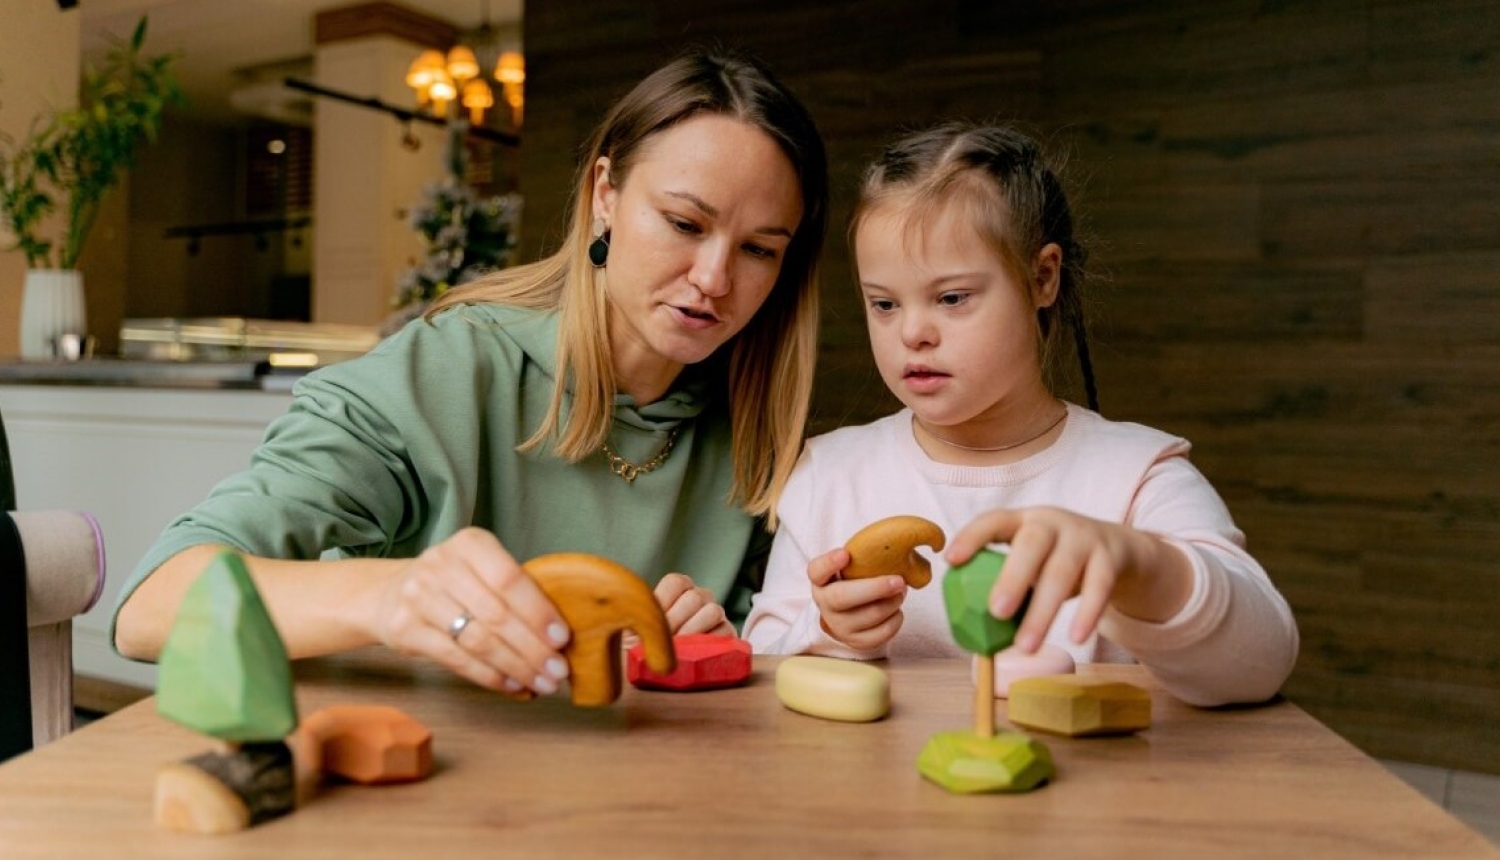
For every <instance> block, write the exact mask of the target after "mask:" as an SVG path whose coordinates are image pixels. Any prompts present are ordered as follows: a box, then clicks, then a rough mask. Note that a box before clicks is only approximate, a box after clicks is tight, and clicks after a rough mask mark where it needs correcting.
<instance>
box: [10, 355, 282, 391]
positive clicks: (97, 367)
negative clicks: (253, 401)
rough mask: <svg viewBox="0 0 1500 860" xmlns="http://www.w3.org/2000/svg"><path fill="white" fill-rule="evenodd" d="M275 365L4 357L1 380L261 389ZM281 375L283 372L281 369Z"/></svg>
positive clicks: (236, 362)
mask: <svg viewBox="0 0 1500 860" xmlns="http://www.w3.org/2000/svg"><path fill="white" fill-rule="evenodd" d="M269 375H271V368H270V366H269V365H268V364H266V363H264V362H256V361H159V360H150V359H130V358H88V359H81V360H79V361H10V362H0V384H9V385H38V384H44V385H107V386H126V387H134V388H231V389H256V388H261V387H262V382H263V380H265V379H266V377H268V376H269ZM278 375H279V374H278Z"/></svg>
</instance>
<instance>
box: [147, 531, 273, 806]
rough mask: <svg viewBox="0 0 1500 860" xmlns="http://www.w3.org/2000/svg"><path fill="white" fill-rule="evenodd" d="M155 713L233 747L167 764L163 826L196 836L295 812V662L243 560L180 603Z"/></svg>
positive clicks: (161, 797)
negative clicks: (290, 739)
mask: <svg viewBox="0 0 1500 860" xmlns="http://www.w3.org/2000/svg"><path fill="white" fill-rule="evenodd" d="M156 707H157V711H158V712H159V713H160V714H161V715H162V716H164V717H166V718H167V719H169V720H172V721H174V722H176V723H180V724H181V725H183V726H185V727H187V728H189V729H192V730H193V731H195V732H199V733H201V734H205V735H209V736H210V737H214V738H218V739H219V740H221V741H223V742H225V744H226V745H227V747H228V749H227V751H224V752H207V753H204V754H202V755H199V756H195V757H193V758H191V759H188V760H187V761H184V762H180V763H176V764H172V765H168V766H167V767H165V768H163V769H162V771H161V772H160V773H159V774H158V776H157V783H156V820H157V822H158V823H159V824H161V825H162V826H164V827H168V828H171V829H174V830H185V831H190V832H196V833H224V832H230V831H234V830H241V829H244V828H245V827H249V826H251V825H254V824H258V823H260V822H261V821H265V820H268V819H271V818H275V817H277V816H279V815H284V814H286V813H288V812H291V811H292V809H293V807H294V806H295V801H296V786H295V779H294V767H293V761H292V753H291V750H290V749H289V748H288V746H287V744H286V742H285V738H286V736H287V735H288V734H289V733H290V732H291V731H292V730H293V729H295V728H296V727H297V703H296V700H295V698H294V696H293V682H292V671H291V663H290V661H289V660H288V659H287V653H286V647H285V646H284V645H283V644H282V641H281V636H280V634H278V633H277V632H276V626H275V625H274V624H273V623H272V622H271V616H270V614H269V613H268V612H267V611H266V607H265V604H264V603H263V602H262V601H261V598H260V594H259V592H257V591H256V589H255V583H254V582H253V581H252V580H251V579H250V573H249V571H247V570H246V569H245V564H244V562H243V561H242V560H241V559H240V557H239V556H238V555H236V554H235V553H233V552H228V551H226V552H222V553H219V554H218V555H217V556H215V557H214V560H213V562H212V563H211V564H210V565H209V566H208V568H207V569H206V570H204V571H203V573H202V574H200V575H199V577H198V579H196V580H195V581H194V582H193V584H192V585H191V586H190V587H189V588H188V591H187V593H186V594H185V595H183V598H182V604H181V607H180V608H179V609H178V611H177V617H176V619H175V620H174V621H173V623H172V630H171V632H170V633H169V634H168V636H167V642H166V644H165V645H164V646H163V648H162V654H161V669H160V675H159V678H158V682H157V694H156Z"/></svg>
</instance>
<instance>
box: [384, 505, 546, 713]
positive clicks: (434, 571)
mask: <svg viewBox="0 0 1500 860" xmlns="http://www.w3.org/2000/svg"><path fill="white" fill-rule="evenodd" d="M464 619H468V620H467V621H464ZM376 635H377V638H379V640H380V641H381V642H384V643H385V644H386V645H389V646H390V647H392V648H395V649H396V650H398V651H402V652H405V653H408V654H421V655H423V656H426V657H430V658H432V659H434V660H436V661H438V662H439V663H442V664H443V665H445V666H447V667H448V668H450V669H452V670H453V671H454V672H456V673H458V674H459V675H461V676H463V677H465V678H468V679H469V680H470V681H473V682H474V683H476V684H478V685H480V686H481V687H487V688H489V689H492V690H499V691H501V692H504V693H507V694H510V695H512V696H515V697H517V698H531V696H532V695H533V694H534V693H542V694H548V693H553V692H556V691H557V689H558V685H559V684H560V683H561V682H562V681H564V680H566V679H567V677H568V663H567V661H566V660H565V659H564V658H563V655H562V654H561V653H560V652H559V650H558V649H560V648H561V647H562V646H564V645H566V644H567V642H568V639H569V637H570V635H571V634H570V632H569V630H568V627H567V624H566V623H564V621H563V619H562V616H561V615H559V614H558V612H557V608H556V607H554V606H553V605H552V602H551V601H549V600H548V599H547V597H546V595H545V594H543V592H542V590H541V588H540V587H539V586H538V585H537V584H536V582H535V581H534V580H532V579H531V577H529V576H527V575H526V574H525V573H524V572H523V571H522V570H521V567H520V565H519V564H517V563H516V560H515V559H514V558H512V557H511V555H510V553H508V552H506V550H505V547H504V546H502V545H501V543H500V541H499V539H498V538H496V537H495V536H494V535H493V534H491V533H490V532H488V531H485V530H484V529H480V528H473V527H471V528H466V529H463V530H462V531H459V532H458V533H456V534H454V535H453V536H452V537H450V538H448V539H447V540H445V541H443V542H442V543H439V544H436V545H435V546H432V547H430V548H428V549H427V550H426V551H425V552H423V553H422V554H421V555H420V556H418V557H417V558H416V559H413V560H412V562H411V564H410V565H408V566H407V567H406V569H405V570H404V571H402V573H401V575H399V576H397V577H395V578H394V579H393V580H392V582H391V583H390V584H389V585H388V586H387V588H386V590H385V593H384V594H383V595H382V596H381V600H380V603H379V610H378V617H377V619H376Z"/></svg>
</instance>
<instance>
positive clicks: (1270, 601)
mask: <svg viewBox="0 0 1500 860" xmlns="http://www.w3.org/2000/svg"><path fill="white" fill-rule="evenodd" d="M850 236H851V237H852V241H853V245H854V255H855V262H856V265H857V270H858V275H859V285H860V290H861V292H862V293H863V295H864V300H865V313H866V319H867V322H868V325H869V331H870V343H871V348H872V349H873V350H874V354H875V363H876V365H877V366H878V368H879V370H880V375H881V378H882V379H883V380H884V381H885V384H886V385H887V386H889V387H890V389H891V391H892V392H894V393H895V395H896V396H897V397H898V398H900V400H901V402H902V403H903V404H905V406H906V408H905V409H902V410H901V411H900V412H897V413H896V414H894V415H891V416H888V417H886V418H883V419H881V420H879V421H876V422H874V423H872V424H867V425H865V426H862V427H849V428H844V429H841V430H837V431H834V432H832V433H829V434H827V435H824V436H820V437H818V438H816V439H813V440H811V441H810V442H809V443H808V445H807V448H806V450H805V452H804V453H803V455H802V458H801V460H800V461H799V463H798V466H797V469H796V471H795V472H794V473H793V475H792V478H791V480H790V481H789V483H788V485H787V488H786V491H785V493H784V494H783V495H782V497H781V501H780V503H779V506H778V510H779V513H780V519H781V526H780V529H779V531H778V532H777V535H776V540H775V543H774V545H773V547H772V550H771V559H770V563H769V568H768V570H767V572H766V579H765V584H764V589H763V591H762V592H761V593H760V594H758V595H757V596H756V597H755V600H754V605H753V609H752V611H751V613H750V615H749V617H748V618H747V619H746V622H745V629H744V635H745V637H746V638H747V639H749V640H750V642H751V643H752V644H753V646H754V647H755V649H756V650H757V651H759V652H763V653H774V654H796V653H812V654H824V655H831V656H840V657H848V658H854V659H876V658H880V657H887V656H889V657H902V656H935V655H954V656H962V655H963V654H964V653H965V652H964V651H962V650H961V649H960V648H959V647H958V645H957V644H956V643H955V642H954V641H953V637H952V634H951V633H950V632H949V626H948V620H947V617H946V613H945V611H944V608H943V601H942V587H941V579H942V576H943V574H944V573H945V572H946V570H947V567H948V565H953V564H961V563H963V562H965V561H967V560H968V559H969V558H970V557H971V556H972V555H973V554H974V553H975V552H976V551H977V550H979V549H980V548H982V547H984V546H985V545H986V544H990V543H1004V544H1008V545H1009V546H1008V553H1009V558H1008V560H1007V562H1006V564H1005V568H1004V571H1003V573H1002V575H1001V578H1000V581H999V582H998V583H997V584H996V586H995V589H994V591H993V593H992V594H991V595H990V610H991V612H993V613H994V614H995V615H996V616H997V617H1000V618H1008V617H1010V616H1011V615H1013V614H1014V613H1015V612H1016V610H1017V608H1018V606H1020V605H1021V601H1022V599H1023V598H1024V597H1025V596H1026V595H1027V594H1028V592H1029V594H1030V604H1029V607H1028V608H1027V610H1026V614H1025V618H1024V621H1023V622H1022V623H1021V625H1020V628H1019V630H1018V631H1017V636H1016V640H1015V644H1014V645H1013V646H1012V647H1011V648H1010V649H1007V651H1005V652H1002V653H1001V654H1000V655H999V657H998V659H997V660H996V679H995V680H996V690H997V692H1001V693H1003V692H1004V691H1005V689H1006V687H1007V686H1008V684H1009V682H1010V681H1011V680H1014V679H1015V678H1017V677H1021V676H1025V675H1031V674H1045V673H1052V672H1066V671H1069V670H1071V668H1072V667H1073V665H1074V662H1075V661H1076V662H1119V661H1128V660H1131V659H1135V660H1138V661H1139V662H1141V663H1143V664H1145V665H1147V666H1149V667H1150V668H1151V669H1152V671H1153V672H1154V673H1155V675H1156V676H1157V677H1158V678H1159V679H1160V680H1161V681H1162V682H1163V683H1164V684H1165V685H1166V687H1167V689H1168V690H1170V691H1171V692H1172V693H1173V694H1174V695H1176V696H1177V697H1179V698H1181V699H1183V700H1184V701H1187V702H1190V703H1194V704H1199V705H1216V704H1224V703H1229V702H1251V701H1260V700H1264V699H1267V698H1269V697H1270V696H1272V695H1274V694H1275V693H1276V691H1277V690H1278V689H1279V688H1280V686H1281V684H1282V682H1283V681H1285V680H1286V677H1287V675H1288V674H1289V673H1290V672H1291V669H1292V664H1293V663H1294V662H1295V660H1296V656H1297V645H1298V637H1297V628H1296V625H1295V622H1294V621H1293V619H1292V615H1291V611H1290V610H1289V608H1288V606H1287V604H1286V601H1285V600H1284V599H1283V598H1282V597H1281V595H1280V594H1279V593H1278V592H1277V591H1276V589H1275V587H1274V586H1273V585H1272V584H1271V581H1270V579H1268V578H1267V576H1266V573H1265V571H1264V570H1263V569H1262V568H1261V566H1260V565H1259V564H1258V563H1256V561H1255V559H1254V558H1252V557H1251V556H1250V555H1249V553H1247V552H1246V551H1245V546H1244V536H1243V534H1242V533H1241V532H1240V531H1239V530H1238V529H1236V528H1235V525H1234V522H1233V521H1232V520H1231V518H1230V515H1229V512H1228V510H1227V509H1226V508H1225V506H1224V503H1223V502H1222V501H1221V500H1220V499H1219V497H1218V495H1217V494H1216V493H1215V492H1214V490H1213V488H1212V487H1211V486H1210V485H1209V483H1208V481H1207V480H1206V479H1205V478H1204V477H1203V476H1202V474H1200V473H1199V472H1198V471H1197V470H1196V469H1195V468H1194V467H1193V466H1192V465H1191V464H1190V463H1189V462H1188V458H1187V455H1188V450H1189V445H1188V442H1187V441H1186V440H1183V439H1180V438H1177V437H1174V436H1170V435H1167V434H1165V433H1161V432H1158V431H1156V430H1153V429H1151V428H1148V427H1143V426H1140V425H1138V424H1127V423H1120V422H1113V421H1108V420H1105V419H1104V418H1102V417H1101V416H1100V415H1099V414H1098V413H1097V412H1095V411H1093V410H1091V409H1084V408H1082V407H1080V406H1077V405H1074V404H1071V403H1066V402H1063V401H1061V400H1059V399H1058V398H1057V396H1056V395H1054V394H1053V392H1052V389H1051V387H1050V386H1049V382H1048V379H1049V377H1048V375H1047V374H1046V369H1047V368H1048V367H1049V359H1052V358H1054V357H1055V355H1056V353H1057V351H1058V350H1057V347H1058V342H1059V341H1060V340H1061V338H1062V335H1063V331H1064V329H1071V331H1072V333H1073V336H1074V341H1075V343H1076V346H1077V352H1078V357H1079V360H1080V364H1081V366H1082V372H1083V379H1084V383H1085V387H1086V389H1087V391H1088V394H1089V399H1090V402H1091V405H1093V401H1094V400H1095V395H1094V385H1093V374H1092V368H1091V366H1090V364H1089V357H1088V349H1087V343H1086V340H1085V338H1084V331H1083V325H1082V313H1081V308H1082V297H1081V287H1082V283H1081V281H1082V276H1083V270H1082V262H1083V256H1084V255H1083V251H1082V249H1080V248H1079V247H1078V245H1077V244H1076V242H1075V240H1074V236H1073V226H1072V217H1071V214H1070V212H1069V208H1068V203H1067V200H1066V199H1065V197H1064V195H1063V192H1062V189H1061V186H1060V184H1059V182H1058V179H1057V177H1056V175H1055V174H1054V173H1053V171H1052V170H1051V169H1050V168H1049V167H1048V165H1047V163H1046V162H1045V160H1044V158H1043V156H1042V154H1041V152H1040V150H1039V148H1038V146H1037V145H1036V144H1035V142H1033V141H1032V140H1030V139H1029V138H1027V137H1026V136H1024V135H1023V134H1021V133H1019V132H1017V131H1015V130H1012V129H1009V128H999V127H976V126H967V125H961V124H949V125H944V126H941V127H938V128H935V129H932V130H930V131H926V132H921V133H917V134H914V135H911V136H909V137H906V138H905V139H903V140H901V141H899V142H898V143H896V144H895V145H894V146H892V147H891V148H890V149H888V150H887V151H886V152H885V154H884V155H883V156H882V157H881V158H880V159H879V160H878V161H877V162H876V163H875V164H874V165H873V166H872V167H871V168H870V170H869V171H868V173H867V174H866V178H865V181H864V185H863V188H862V190H861V194H860V199H859V202H858V204H857V206H856V208H855V213H854V218H853V223H852V225H851V229H850ZM896 514H915V515H918V516H923V517H926V518H928V519H930V520H932V521H934V522H936V523H937V524H938V525H939V526H941V527H942V528H943V530H944V532H945V533H946V534H947V535H948V536H949V543H948V546H947V549H946V552H945V554H944V555H943V557H942V558H940V559H937V560H936V563H935V565H934V581H933V582H932V583H931V584H930V585H929V586H927V587H926V588H924V589H922V590H917V591H908V589H907V586H906V584H905V583H904V582H903V580H902V578H901V577H900V576H896V575H890V576H879V577H875V578H871V579H859V580H842V579H840V577H839V573H840V571H841V570H842V569H843V568H844V567H845V566H846V565H847V564H848V563H849V555H848V553H847V552H846V551H844V550H843V549H841V548H840V547H842V545H843V544H844V542H845V541H847V540H848V539H849V537H850V536H852V535H853V534H854V533H855V532H857V531H858V530H859V529H861V528H863V527H864V526H866V525H868V524H870V523H872V522H874V521H876V520H878V519H881V518H884V517H887V516H893V515H896Z"/></svg>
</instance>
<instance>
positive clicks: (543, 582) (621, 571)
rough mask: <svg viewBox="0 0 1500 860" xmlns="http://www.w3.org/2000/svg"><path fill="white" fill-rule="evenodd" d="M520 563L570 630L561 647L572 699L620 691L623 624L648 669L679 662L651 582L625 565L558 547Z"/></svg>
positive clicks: (610, 697)
mask: <svg viewBox="0 0 1500 860" xmlns="http://www.w3.org/2000/svg"><path fill="white" fill-rule="evenodd" d="M521 569H522V570H524V571H526V573H527V574H528V575H529V576H530V577H531V578H532V579H534V580H536V583H537V585H539V586H541V588H542V591H543V592H544V593H545V594H546V595H547V599H549V600H551V601H552V603H553V605H554V606H556V607H557V611H558V612H559V613H561V614H562V617H563V619H564V620H565V621H567V622H568V627H569V628H571V629H572V631H573V639H572V641H571V642H569V643H568V644H567V645H566V646H565V647H564V648H563V656H564V657H566V658H567V660H568V674H569V684H571V686H572V688H573V704H575V705H582V706H585V707H598V706H602V705H608V704H609V703H611V702H613V701H614V700H616V699H618V698H619V697H620V690H621V688H622V686H623V679H624V670H623V669H622V667H621V660H622V659H623V654H622V652H621V648H620V644H621V642H620V640H621V638H622V636H623V635H624V632H625V631H626V630H632V631H634V632H635V635H636V636H639V637H640V640H641V645H642V647H643V648H644V650H645V652H646V665H647V666H650V667H651V669H652V671H654V672H657V673H659V674H663V675H665V674H668V673H670V672H671V671H672V670H673V669H675V668H677V653H676V651H674V650H673V648H672V633H671V631H670V630H669V629H668V627H667V616H666V613H664V612H663V611H662V608H661V604H660V603H658V602H657V600H656V595H655V594H653V593H652V592H651V588H650V586H648V585H646V582H645V581H644V580H642V579H641V578H640V577H638V576H636V575H635V574H634V573H632V572H631V571H630V570H629V569H628V568H626V567H623V566H621V565H618V564H616V563H614V562H613V561H610V560H609V559H607V558H604V557H602V556H597V555H590V554H588V553H582V552H559V553H552V554H550V555H541V556H537V557H536V558H533V559H531V560H530V561H528V562H526V563H525V564H523V565H521Z"/></svg>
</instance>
